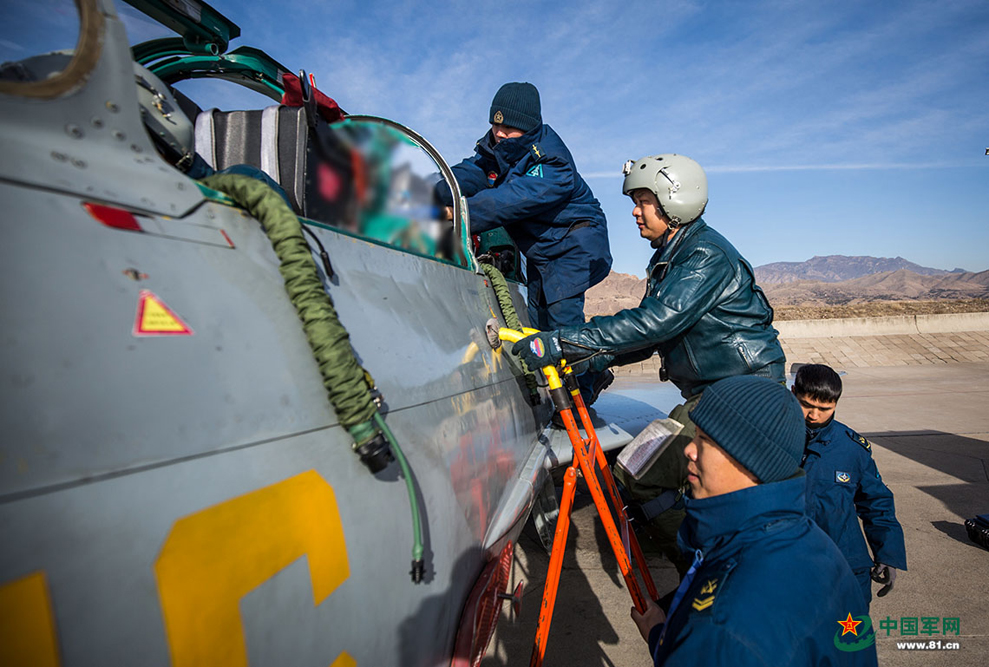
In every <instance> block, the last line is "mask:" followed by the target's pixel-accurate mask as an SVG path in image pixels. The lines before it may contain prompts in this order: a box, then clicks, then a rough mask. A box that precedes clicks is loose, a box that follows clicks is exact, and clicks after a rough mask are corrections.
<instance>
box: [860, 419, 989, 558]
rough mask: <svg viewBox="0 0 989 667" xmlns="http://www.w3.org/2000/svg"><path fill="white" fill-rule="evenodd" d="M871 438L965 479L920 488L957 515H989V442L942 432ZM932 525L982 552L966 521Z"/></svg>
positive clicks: (874, 435) (879, 435)
mask: <svg viewBox="0 0 989 667" xmlns="http://www.w3.org/2000/svg"><path fill="white" fill-rule="evenodd" d="M867 437H868V438H869V439H870V440H872V441H874V442H876V443H877V444H881V445H882V446H883V447H885V448H886V449H889V450H890V451H893V452H895V453H897V454H899V455H900V456H903V457H906V458H908V459H911V460H913V461H915V462H917V463H920V464H921V465H923V466H926V467H928V468H931V469H933V470H937V471H939V472H942V473H944V474H946V475H950V476H952V477H954V478H956V479H958V480H961V481H962V483H961V484H935V485H927V486H922V485H918V486H917V487H916V488H917V489H918V490H920V491H923V492H924V493H926V494H928V495H929V496H931V497H933V498H935V499H937V500H938V501H940V502H941V504H942V505H944V507H945V508H947V509H948V510H949V511H950V512H952V513H953V514H955V515H957V516H960V517H964V518H969V517H974V516H975V515H977V514H985V513H987V512H989V497H987V496H986V484H987V483H989V460H987V459H989V443H986V442H985V441H984V440H978V439H975V438H968V437H965V436H963V435H954V434H952V433H944V432H942V431H908V432H885V433H869V434H868V435H867ZM880 472H881V471H880ZM931 525H932V526H933V527H934V528H936V529H937V530H939V531H940V532H942V533H943V534H945V535H947V536H948V537H950V538H952V539H954V540H957V541H958V542H962V543H963V544H966V545H968V546H970V547H973V548H975V549H981V547H979V546H978V545H976V544H975V543H974V542H972V541H971V540H970V539H969V537H968V532H967V531H966V530H965V525H964V523H963V522H957V523H956V522H953V521H932V522H931Z"/></svg>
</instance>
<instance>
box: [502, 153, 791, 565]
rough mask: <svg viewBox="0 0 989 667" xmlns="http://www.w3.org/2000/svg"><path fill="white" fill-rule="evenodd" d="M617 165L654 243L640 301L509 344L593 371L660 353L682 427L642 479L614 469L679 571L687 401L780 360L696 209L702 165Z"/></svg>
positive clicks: (759, 301)
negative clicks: (677, 395)
mask: <svg viewBox="0 0 989 667" xmlns="http://www.w3.org/2000/svg"><path fill="white" fill-rule="evenodd" d="M624 171H625V181H624V183H623V185H622V192H624V193H625V194H626V195H628V196H629V197H631V199H632V201H633V202H634V204H635V207H634V208H633V209H632V215H633V217H634V218H635V222H636V224H637V225H638V228H639V234H640V235H641V236H642V238H644V239H646V240H647V241H649V242H650V243H651V245H652V247H653V248H655V249H656V253H655V254H654V255H653V257H652V259H651V260H650V262H649V266H648V268H647V269H646V276H647V278H648V283H647V286H646V295H645V296H644V297H643V299H642V302H641V303H640V304H639V306H638V307H637V308H628V309H626V310H622V311H619V312H618V313H616V314H615V315H611V316H608V317H595V318H592V319H591V321H590V322H588V323H587V324H581V325H577V326H570V327H564V328H562V329H560V330H559V331H548V332H543V333H541V334H537V335H535V336H529V337H527V338H524V339H522V340H521V341H519V342H518V343H516V344H515V346H514V347H513V349H512V351H513V352H514V353H515V354H519V355H521V356H522V358H523V359H524V360H525V361H526V363H527V364H528V365H529V366H530V367H532V366H545V365H546V364H547V363H551V362H552V363H555V362H556V361H558V360H559V359H560V357H561V356H562V357H563V358H565V359H567V361H569V362H570V363H575V362H579V361H581V360H582V359H587V358H590V367H591V369H593V370H600V369H603V368H606V367H607V366H618V365H623V364H628V363H634V362H638V361H643V360H644V359H648V358H649V357H651V356H652V355H653V354H655V353H659V355H660V356H661V357H662V370H661V371H660V379H661V380H665V379H667V375H668V378H669V380H671V381H672V382H673V384H675V385H676V386H677V388H678V389H680V392H681V394H682V395H683V397H684V398H685V399H686V400H685V402H684V403H683V404H682V405H679V406H677V407H675V408H674V409H673V411H672V412H671V413H670V417H672V418H673V419H675V420H677V421H678V422H680V423H681V424H683V425H684V429H683V431H682V432H681V434H680V436H678V438H677V440H675V441H674V442H672V443H671V444H670V446H669V447H668V448H667V450H666V452H664V454H663V455H662V456H660V457H659V459H658V460H657V461H656V463H655V464H653V466H652V468H650V469H649V470H648V471H646V472H645V474H644V475H643V477H642V478H641V479H639V480H636V479H634V478H633V477H632V476H631V475H626V474H624V473H623V471H622V470H621V468H619V467H617V466H616V468H615V476H616V477H617V478H618V480H619V482H620V483H621V484H622V485H623V486H624V487H625V488H626V490H627V491H628V494H629V496H630V500H631V501H632V502H631V503H630V508H631V509H632V511H633V513H634V514H635V515H637V516H638V517H640V520H644V521H647V522H649V528H650V531H649V532H650V533H652V534H653V536H654V537H655V538H656V539H657V541H658V543H659V547H660V548H661V549H662V551H663V553H664V554H665V555H666V556H667V557H668V558H669V559H670V560H671V561H673V563H674V564H675V565H676V566H677V570H678V571H679V572H680V575H681V576H682V575H683V573H684V572H685V571H686V568H687V567H688V566H689V562H687V561H685V560H684V559H683V558H682V556H681V555H680V553H679V549H678V548H677V545H676V532H677V528H678V527H679V525H680V521H682V519H683V511H682V510H680V509H677V508H676V507H675V503H676V502H677V498H678V495H679V493H680V490H681V489H682V487H683V486H684V480H685V476H686V468H685V466H686V462H685V461H684V459H683V457H682V456H680V452H681V451H682V450H683V446H684V444H686V443H687V442H690V440H691V439H692V438H693V436H694V433H693V423H692V422H691V420H690V416H689V413H690V410H691V409H692V408H693V407H694V406H695V405H696V404H697V401H698V400H700V397H701V394H702V392H703V391H704V390H705V388H706V387H707V386H709V385H710V384H712V383H713V382H716V381H717V380H720V379H722V378H726V377H732V376H736V375H760V376H763V377H768V378H771V379H773V380H776V381H778V382H783V375H784V373H783V371H784V367H785V361H786V360H785V357H784V354H783V348H781V347H780V344H779V341H778V340H777V332H776V329H774V328H773V326H772V324H773V309H772V308H771V307H770V306H769V302H768V301H767V300H766V296H765V294H763V292H762V290H761V289H759V287H758V285H756V283H755V277H754V273H753V271H752V267H751V266H750V265H749V263H748V262H747V261H746V260H745V259H744V258H743V257H742V256H741V255H740V254H739V253H738V251H737V250H735V248H734V247H733V246H732V245H731V244H730V243H729V242H728V241H727V240H725V238H724V237H723V236H721V234H719V233H718V232H716V231H714V230H713V229H712V228H711V227H708V226H707V223H706V222H704V219H703V218H702V217H701V215H702V214H703V213H704V210H705V208H706V207H707V201H708V195H707V176H706V175H705V174H704V170H703V169H702V168H701V166H700V165H699V164H697V163H696V162H695V161H694V160H691V159H690V158H688V157H685V156H683V155H676V154H671V153H666V154H662V155H650V156H647V157H644V158H641V159H639V160H636V161H635V162H634V163H633V162H631V161H629V162H628V163H626V165H625V170H624ZM537 338H538V339H541V340H540V341H539V344H534V341H535V340H536V339H537ZM537 352H542V354H543V355H544V356H542V357H540V355H538V354H537ZM547 357H548V358H549V361H547V360H546V358H547Z"/></svg>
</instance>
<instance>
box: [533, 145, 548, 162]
mask: <svg viewBox="0 0 989 667" xmlns="http://www.w3.org/2000/svg"><path fill="white" fill-rule="evenodd" d="M529 150H531V151H532V154H533V156H535V158H536V159H537V160H538V159H539V158H541V157H545V156H546V154H545V153H543V149H541V148H540V147H539V144H532V147H531V148H530V149H529Z"/></svg>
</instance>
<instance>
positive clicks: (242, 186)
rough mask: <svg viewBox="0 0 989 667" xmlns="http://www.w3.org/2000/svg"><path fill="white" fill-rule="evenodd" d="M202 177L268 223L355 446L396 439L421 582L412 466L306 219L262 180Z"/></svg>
mask: <svg viewBox="0 0 989 667" xmlns="http://www.w3.org/2000/svg"><path fill="white" fill-rule="evenodd" d="M202 183H203V185H205V186H206V187H208V188H211V189H213V190H216V191H218V192H222V193H223V194H225V195H227V196H228V197H230V198H231V199H233V200H234V201H235V202H236V203H237V205H238V206H240V207H241V208H243V209H245V210H247V212H248V213H250V214H251V215H252V216H254V217H255V218H256V219H258V220H259V221H260V222H261V224H262V225H263V226H264V230H265V233H267V235H268V238H269V239H270V240H271V243H272V246H273V247H274V249H275V254H276V255H278V259H279V262H280V264H279V267H278V270H279V272H280V273H281V274H282V277H283V278H284V280H285V289H286V291H287V292H288V294H289V298H290V299H291V301H292V305H293V306H295V309H296V312H297V313H298V314H299V319H301V320H302V328H303V330H304V331H305V334H306V339H307V340H308V341H309V346H310V347H311V348H312V351H313V355H314V356H315V358H316V363H317V364H318V365H319V371H320V374H321V375H322V377H323V386H324V387H325V388H326V390H327V393H328V394H329V398H330V403H332V404H333V408H334V409H335V410H336V413H337V417H338V418H339V419H340V424H341V425H342V426H344V427H345V428H346V429H347V430H348V432H349V433H350V435H351V437H352V438H353V439H354V449H357V448H358V447H359V446H360V445H363V444H365V443H368V442H370V441H371V440H373V439H374V438H375V437H377V435H378V434H379V433H383V434H384V435H385V437H386V438H387V440H388V441H389V442H390V444H391V447H392V450H393V452H394V454H395V456H396V458H397V459H398V463H399V465H400V466H401V468H402V473H403V474H404V475H405V483H406V487H407V489H408V492H409V505H410V506H411V508H412V531H413V535H414V546H413V547H412V558H413V563H412V580H413V581H414V582H415V583H419V582H420V581H422V576H423V562H422V554H423V546H422V525H421V522H420V519H419V498H418V494H417V493H416V489H415V485H414V484H413V483H412V472H411V470H410V469H409V464H408V461H407V460H406V459H405V455H404V454H403V452H402V449H401V448H400V447H399V446H398V442H397V441H396V440H395V436H394V435H393V434H392V432H391V429H389V428H388V425H387V424H385V421H384V419H383V418H382V417H381V414H380V413H379V412H378V408H377V405H376V404H375V403H374V398H373V397H372V396H371V391H370V390H371V385H372V384H373V381H372V380H371V379H370V375H368V373H367V371H365V370H364V368H363V367H361V365H360V364H359V363H358V362H357V358H356V357H355V356H354V351H353V349H352V348H351V346H350V334H349V333H347V329H346V328H345V327H344V326H343V324H342V323H341V322H340V318H339V317H338V316H337V311H336V308H335V307H334V305H333V299H331V298H330V295H329V294H328V293H327V292H326V290H325V289H324V288H323V283H322V281H321V280H320V278H319V272H318V270H317V269H316V262H315V261H314V260H313V258H312V251H311V250H310V248H309V245H308V244H307V243H306V239H305V237H304V236H303V234H302V223H301V222H300V220H299V218H298V216H296V215H295V213H294V212H293V211H292V209H290V208H289V207H288V205H287V204H286V203H285V200H283V199H282V197H281V196H280V195H279V194H278V193H277V192H275V191H274V190H272V189H271V188H270V187H268V185H267V184H266V183H263V182H261V181H259V180H256V179H253V178H251V177H249V176H243V175H240V174H215V175H213V176H209V177H207V178H205V179H203V180H202ZM375 424H376V425H377V428H375Z"/></svg>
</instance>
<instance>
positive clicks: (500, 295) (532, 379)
mask: <svg viewBox="0 0 989 667" xmlns="http://www.w3.org/2000/svg"><path fill="white" fill-rule="evenodd" d="M481 270H482V271H484V275H486V276H487V277H488V280H490V281H491V289H493V290H494V293H495V297H496V298H497V299H498V307H499V308H500V309H501V314H502V317H504V318H505V326H507V327H508V328H509V329H515V330H516V331H522V321H521V320H520V319H519V314H518V313H517V312H516V311H515V304H514V303H512V292H511V289H510V288H509V287H508V281H507V280H505V276H504V275H502V273H501V271H499V270H498V269H496V268H495V267H494V266H492V265H491V264H485V263H484V262H481ZM520 361H521V360H520ZM522 368H523V369H524V371H525V375H523V377H524V378H525V386H526V387H528V389H529V396H530V397H536V396H539V389H538V388H537V386H538V385H537V384H536V376H535V374H534V373H533V372H532V371H531V370H529V367H528V366H526V365H525V362H524V361H523V362H522Z"/></svg>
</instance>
